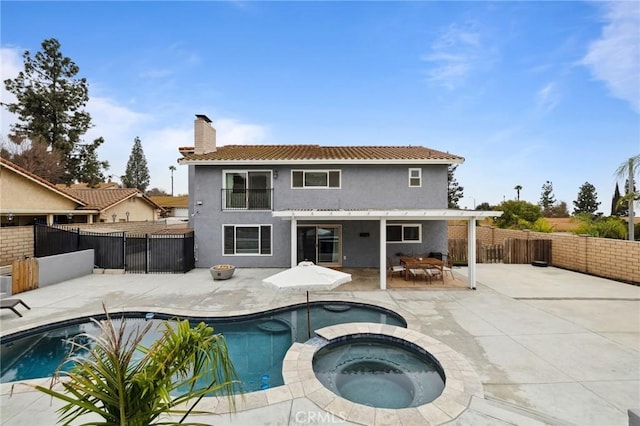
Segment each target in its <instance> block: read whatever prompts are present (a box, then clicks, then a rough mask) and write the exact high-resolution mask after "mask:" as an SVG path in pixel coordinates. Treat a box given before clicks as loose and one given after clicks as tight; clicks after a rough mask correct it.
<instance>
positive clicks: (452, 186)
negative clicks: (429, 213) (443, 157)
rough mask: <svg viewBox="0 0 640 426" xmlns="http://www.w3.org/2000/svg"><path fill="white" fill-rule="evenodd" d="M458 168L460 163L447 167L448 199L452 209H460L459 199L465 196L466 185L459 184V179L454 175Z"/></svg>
mask: <svg viewBox="0 0 640 426" xmlns="http://www.w3.org/2000/svg"><path fill="white" fill-rule="evenodd" d="M457 168H458V165H457V164H456V165H455V166H454V165H449V167H448V169H447V184H448V186H447V201H448V207H449V208H450V209H459V208H460V206H459V205H458V201H460V199H461V198H462V197H463V196H464V187H462V186H460V185H459V184H458V181H457V180H456V178H455V177H454V176H453V173H454V172H455V171H456V169H457Z"/></svg>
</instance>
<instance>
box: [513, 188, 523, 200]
mask: <svg viewBox="0 0 640 426" xmlns="http://www.w3.org/2000/svg"><path fill="white" fill-rule="evenodd" d="M513 189H515V190H516V196H517V200H518V201H520V191H522V186H521V185H516V186H515V188H513Z"/></svg>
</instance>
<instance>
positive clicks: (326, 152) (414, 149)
mask: <svg viewBox="0 0 640 426" xmlns="http://www.w3.org/2000/svg"><path fill="white" fill-rule="evenodd" d="M181 150H183V152H184V151H185V149H184V147H183V148H181ZM184 160H185V161H273V160H282V161H292V160H299V161H305V160H306V161H309V160H337V161H349V160H352V161H356V162H357V161H366V160H379V161H394V160H409V161H410V160H416V161H425V160H441V161H452V162H461V161H463V160H464V159H463V158H462V157H459V156H457V155H453V154H449V153H446V152H442V151H438V150H435V149H430V148H425V147H422V146H320V145H225V146H220V147H218V148H217V150H216V151H215V152H209V153H206V154H186V155H185V156H184Z"/></svg>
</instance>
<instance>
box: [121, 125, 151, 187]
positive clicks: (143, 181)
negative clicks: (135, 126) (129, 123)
mask: <svg viewBox="0 0 640 426" xmlns="http://www.w3.org/2000/svg"><path fill="white" fill-rule="evenodd" d="M150 180H151V178H150V177H149V168H148V167H147V159H146V158H145V156H144V151H142V142H140V138H139V137H137V136H136V138H135V139H134V140H133V148H132V149H131V155H130V156H129V161H128V162H127V170H126V172H125V175H124V176H122V184H123V185H124V186H125V187H126V188H138V189H139V190H140V191H142V192H145V191H146V190H147V187H148V186H149V181H150Z"/></svg>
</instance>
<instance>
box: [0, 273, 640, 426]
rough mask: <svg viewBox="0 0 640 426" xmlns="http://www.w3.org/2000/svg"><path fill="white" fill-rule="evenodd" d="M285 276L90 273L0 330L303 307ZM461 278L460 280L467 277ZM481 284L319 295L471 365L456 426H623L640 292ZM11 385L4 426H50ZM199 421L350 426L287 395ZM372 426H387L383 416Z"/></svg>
mask: <svg viewBox="0 0 640 426" xmlns="http://www.w3.org/2000/svg"><path fill="white" fill-rule="evenodd" d="M278 271H280V270H279V269H239V270H238V271H237V272H236V276H235V277H234V279H232V280H229V281H215V282H214V281H212V279H211V277H210V275H209V272H208V270H206V269H199V270H194V271H192V272H190V273H188V274H185V275H90V276H87V277H83V278H79V279H75V280H71V281H67V282H64V283H60V284H56V285H54V286H50V287H45V288H41V289H38V290H35V291H30V292H27V293H23V294H21V295H20V298H22V299H23V300H24V301H25V302H26V303H27V304H28V305H29V306H30V307H31V308H32V309H31V310H30V311H25V310H24V309H23V310H22V311H23V313H24V317H23V318H19V317H17V316H16V315H15V314H13V313H12V312H11V311H9V310H2V311H1V312H0V326H1V333H2V335H6V334H8V333H11V332H14V331H16V330H20V329H25V328H30V327H32V326H34V325H38V324H45V323H48V322H51V321H57V320H60V319H64V318H71V317H76V316H79V315H86V314H88V313H99V312H101V305H102V303H103V302H104V303H106V305H107V306H108V307H109V309H111V310H119V309H125V310H134V309H136V310H137V309H140V310H142V311H156V312H160V311H166V312H172V313H174V314H187V313H189V314H191V315H203V316H207V315H211V316H219V315H233V314H238V313H247V312H255V311H260V310H265V309H269V308H273V307H276V306H284V305H288V304H292V303H301V302H303V301H304V298H305V296H304V294H295V293H288V294H283V293H274V292H273V291H272V290H270V289H268V288H266V287H264V286H262V285H261V283H260V281H261V279H262V278H264V277H266V276H269V275H271V274H273V273H275V272H278ZM455 273H456V274H457V275H458V276H464V275H465V274H466V270H465V269H464V268H462V269H456V270H455ZM477 277H478V282H479V285H478V289H477V291H471V290H468V289H446V290H430V291H425V290H423V289H415V290H414V289H397V290H388V291H381V290H378V289H377V288H376V287H377V283H376V282H375V281H374V282H372V284H371V287H370V289H367V288H365V286H363V285H358V286H357V288H353V287H352V288H350V287H349V286H348V285H346V286H343V287H339V288H338V289H336V290H334V291H332V292H317V293H315V294H314V295H313V296H312V297H313V298H314V299H316V300H323V299H327V300H329V299H330V300H347V301H349V300H357V301H362V302H367V303H374V304H381V305H384V306H386V307H391V308H395V309H397V310H398V311H401V312H403V313H406V314H407V315H408V316H410V317H411V318H409V319H410V324H411V326H412V327H413V328H414V329H415V330H416V331H419V332H421V333H423V334H425V335H428V336H430V337H431V338H435V339H437V340H438V341H440V342H442V343H444V344H445V345H448V346H449V347H450V348H452V349H453V350H454V351H456V352H457V353H458V354H460V355H461V356H462V357H463V358H464V360H466V361H468V363H469V364H470V365H471V367H472V368H473V369H474V370H475V373H476V374H477V376H478V377H479V378H480V382H481V383H482V387H483V390H484V398H479V397H476V396H474V397H472V398H471V399H470V403H469V404H468V407H467V409H466V410H464V411H463V412H462V414H460V415H459V416H458V417H457V418H455V419H454V420H452V421H451V422H450V424H457V425H506V424H518V425H520V424H575V425H598V426H600V425H627V424H628V416H627V409H629V408H639V407H640V287H636V286H631V285H627V284H622V283H618V282H615V281H611V280H605V279H600V278H595V277H591V276H588V275H583V274H578V273H573V272H569V271H564V270H561V269H557V268H551V267H549V268H536V267H532V266H529V265H502V264H490V265H485V264H481V265H478V271H477ZM19 309H20V308H19ZM10 388H11V387H10V386H9V385H8V384H3V385H1V386H0V390H1V399H0V409H1V411H0V423H1V424H3V425H8V426H14V425H29V426H31V425H49V424H54V422H55V418H56V414H55V408H56V407H58V406H59V404H58V403H57V402H55V401H54V402H53V403H51V400H50V399H49V398H48V397H47V396H45V395H43V394H40V393H38V392H33V391H30V390H28V389H25V388H24V387H16V388H15V389H14V393H13V395H10ZM399 419H400V420H401V418H400V417H399ZM194 421H200V422H206V423H211V424H214V423H215V424H216V425H267V424H269V425H305V424H336V423H337V424H350V423H347V422H344V421H343V420H342V419H340V418H338V417H335V416H331V415H329V413H327V412H325V411H323V410H322V409H320V408H319V407H318V406H317V405H315V404H314V403H313V402H312V401H311V400H310V399H308V398H306V397H293V398H289V399H286V398H284V399H283V398H281V399H280V400H273V401H272V403H269V404H268V405H267V406H264V407H262V408H255V409H249V410H244V411H241V412H238V413H235V414H231V415H216V416H198V417H195V418H194ZM375 423H377V424H383V422H382V420H381V419H378V421H376V422H375ZM399 423H400V421H399V422H398V424H399ZM432 423H433V424H438V423H440V422H439V421H438V420H437V419H434V420H433V421H432ZM403 424H405V425H408V424H411V422H410V421H405V422H404V423H403Z"/></svg>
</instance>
